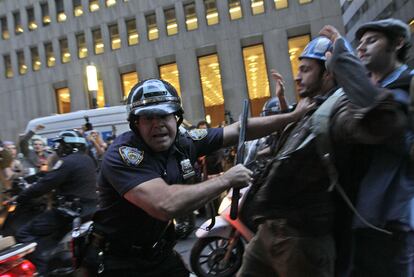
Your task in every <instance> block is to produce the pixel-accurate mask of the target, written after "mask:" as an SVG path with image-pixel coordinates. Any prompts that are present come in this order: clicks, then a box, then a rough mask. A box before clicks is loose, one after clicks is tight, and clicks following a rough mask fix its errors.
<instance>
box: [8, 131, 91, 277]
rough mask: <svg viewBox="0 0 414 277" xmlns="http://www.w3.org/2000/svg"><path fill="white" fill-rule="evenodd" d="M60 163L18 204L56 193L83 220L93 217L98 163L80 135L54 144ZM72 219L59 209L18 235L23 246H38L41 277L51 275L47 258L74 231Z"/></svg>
mask: <svg viewBox="0 0 414 277" xmlns="http://www.w3.org/2000/svg"><path fill="white" fill-rule="evenodd" d="M54 141H55V143H56V144H55V150H56V153H57V155H58V156H59V160H58V161H57V162H56V163H55V165H54V167H53V168H52V169H51V170H50V171H48V172H47V173H46V174H45V175H44V176H43V177H42V178H41V179H39V181H38V182H37V183H35V184H33V185H32V186H31V187H29V188H28V189H26V190H24V191H23V192H21V193H20V194H19V195H18V196H17V198H16V199H15V201H16V202H17V203H18V204H19V205H23V204H25V203H26V202H27V201H28V200H30V199H32V198H35V197H39V196H42V195H44V194H46V193H48V192H51V191H52V190H54V191H55V195H56V196H57V197H59V202H60V203H59V204H65V205H68V204H70V203H72V204H73V205H76V207H75V206H71V207H69V208H72V209H73V210H74V211H79V210H80V215H81V217H83V218H87V217H90V216H91V214H92V213H93V212H94V211H95V209H96V204H97V201H96V199H97V195H96V173H95V172H96V171H95V164H94V161H93V160H92V158H91V157H90V156H88V155H87V154H85V150H86V140H85V138H83V137H82V135H80V134H79V133H78V132H77V131H73V130H69V131H63V132H61V133H60V134H59V136H58V137H57V138H56V139H55V140H54ZM71 223H72V221H71V218H70V217H67V216H65V215H63V214H62V213H60V212H59V211H58V209H51V210H47V211H45V212H44V213H42V214H40V215H39V216H37V217H36V218H34V219H33V220H32V221H31V222H29V223H28V224H26V225H24V226H23V227H22V228H21V229H20V230H19V231H18V232H17V234H16V239H17V240H18V241H19V242H37V244H38V245H37V247H36V251H35V252H34V253H33V254H31V257H30V258H31V260H32V261H33V262H34V263H35V264H36V267H37V270H38V271H39V273H41V274H46V272H47V254H45V253H46V250H50V249H51V248H52V247H54V246H55V245H56V243H57V242H58V241H59V240H60V239H61V238H62V237H63V235H64V234H65V233H66V232H67V231H69V230H70V228H71V227H72V224H71Z"/></svg>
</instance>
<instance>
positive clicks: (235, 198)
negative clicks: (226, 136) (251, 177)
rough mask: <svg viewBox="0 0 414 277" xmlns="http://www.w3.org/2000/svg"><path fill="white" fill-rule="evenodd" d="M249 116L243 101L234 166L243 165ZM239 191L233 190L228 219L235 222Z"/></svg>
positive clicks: (245, 102) (247, 104) (245, 103)
mask: <svg viewBox="0 0 414 277" xmlns="http://www.w3.org/2000/svg"><path fill="white" fill-rule="evenodd" d="M248 116H249V101H248V100H247V99H244V101H243V110H242V113H241V115H240V120H239V121H240V133H239V143H238V145H237V158H236V164H243V160H244V142H245V140H246V129H247V118H248ZM239 198H240V189H236V188H233V195H232V197H231V209H230V218H231V219H232V220H235V219H236V218H237V213H238V211H239Z"/></svg>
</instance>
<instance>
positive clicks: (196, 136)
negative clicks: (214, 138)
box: [188, 129, 207, 140]
mask: <svg viewBox="0 0 414 277" xmlns="http://www.w3.org/2000/svg"><path fill="white" fill-rule="evenodd" d="M188 134H189V135H190V137H191V139H192V140H202V139H203V138H205V137H206V136H207V129H193V130H190V131H188Z"/></svg>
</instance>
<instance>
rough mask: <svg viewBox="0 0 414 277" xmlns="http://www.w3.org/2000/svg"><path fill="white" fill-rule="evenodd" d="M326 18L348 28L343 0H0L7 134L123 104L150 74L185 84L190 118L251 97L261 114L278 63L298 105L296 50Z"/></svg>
mask: <svg viewBox="0 0 414 277" xmlns="http://www.w3.org/2000/svg"><path fill="white" fill-rule="evenodd" d="M325 24H331V25H334V26H337V27H338V28H339V29H340V30H341V31H343V24H342V18H341V9H340V5H339V2H338V1H332V0H185V1H182V0H151V1H149V0H148V1H143V0H142V1H141V0H139V1H138V0H129V1H128V0H40V1H39V0H0V32H1V33H0V115H1V122H2V124H0V137H1V138H2V139H16V136H17V134H18V133H20V132H22V131H23V130H24V128H25V126H26V124H27V122H28V121H29V120H30V119H32V118H36V117H40V116H47V115H50V114H55V113H65V112H70V111H76V110H81V109H89V108H92V107H95V106H97V107H103V106H113V105H120V104H121V102H122V100H123V99H124V97H125V95H127V94H128V91H129V89H130V88H131V87H132V86H133V85H134V84H135V83H136V82H137V81H138V80H143V79H146V78H151V77H161V78H163V79H165V80H167V81H169V82H171V83H172V84H173V85H174V86H175V87H176V88H177V89H178V91H179V93H180V95H181V98H182V101H183V107H184V110H185V118H186V119H187V120H189V121H190V122H192V123H193V124H196V123H197V122H198V121H199V120H202V119H205V118H206V119H207V120H208V121H211V123H212V125H213V126H215V125H218V124H220V123H221V122H222V121H224V120H226V119H228V118H229V116H232V117H233V118H235V119H237V117H238V115H239V113H240V112H241V106H242V105H241V103H242V99H246V98H248V99H250V104H251V110H250V112H251V114H252V115H258V114H259V112H260V110H261V108H262V105H263V103H264V102H265V101H266V100H267V99H268V98H269V97H270V96H271V95H272V94H274V87H273V86H274V83H273V82H272V80H271V78H270V70H271V69H273V68H274V69H277V70H278V71H279V72H281V73H282V74H283V75H284V76H285V78H286V87H287V88H286V90H287V92H286V94H287V98H288V100H289V101H290V102H291V103H292V102H295V101H296V100H295V99H296V96H295V92H294V81H293V76H294V74H295V72H296V68H297V56H298V55H299V54H300V52H301V50H302V49H303V47H304V46H305V45H306V44H307V42H308V41H309V40H310V39H311V38H312V37H314V36H316V35H317V34H318V31H319V30H320V29H321V27H322V26H324V25H325ZM88 65H93V66H92V67H89V68H92V70H91V71H88V73H87V70H86V68H87V66H88ZM91 74H92V75H95V78H93V79H95V80H97V82H96V81H95V84H88V81H89V80H90V79H91V77H90V76H91ZM88 85H89V86H88ZM91 86H92V87H91ZM92 123H93V122H92Z"/></svg>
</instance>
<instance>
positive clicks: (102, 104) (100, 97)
mask: <svg viewBox="0 0 414 277" xmlns="http://www.w3.org/2000/svg"><path fill="white" fill-rule="evenodd" d="M96 100H97V104H98V108H103V107H105V92H104V85H103V81H102V80H98V93H97V97H96Z"/></svg>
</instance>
